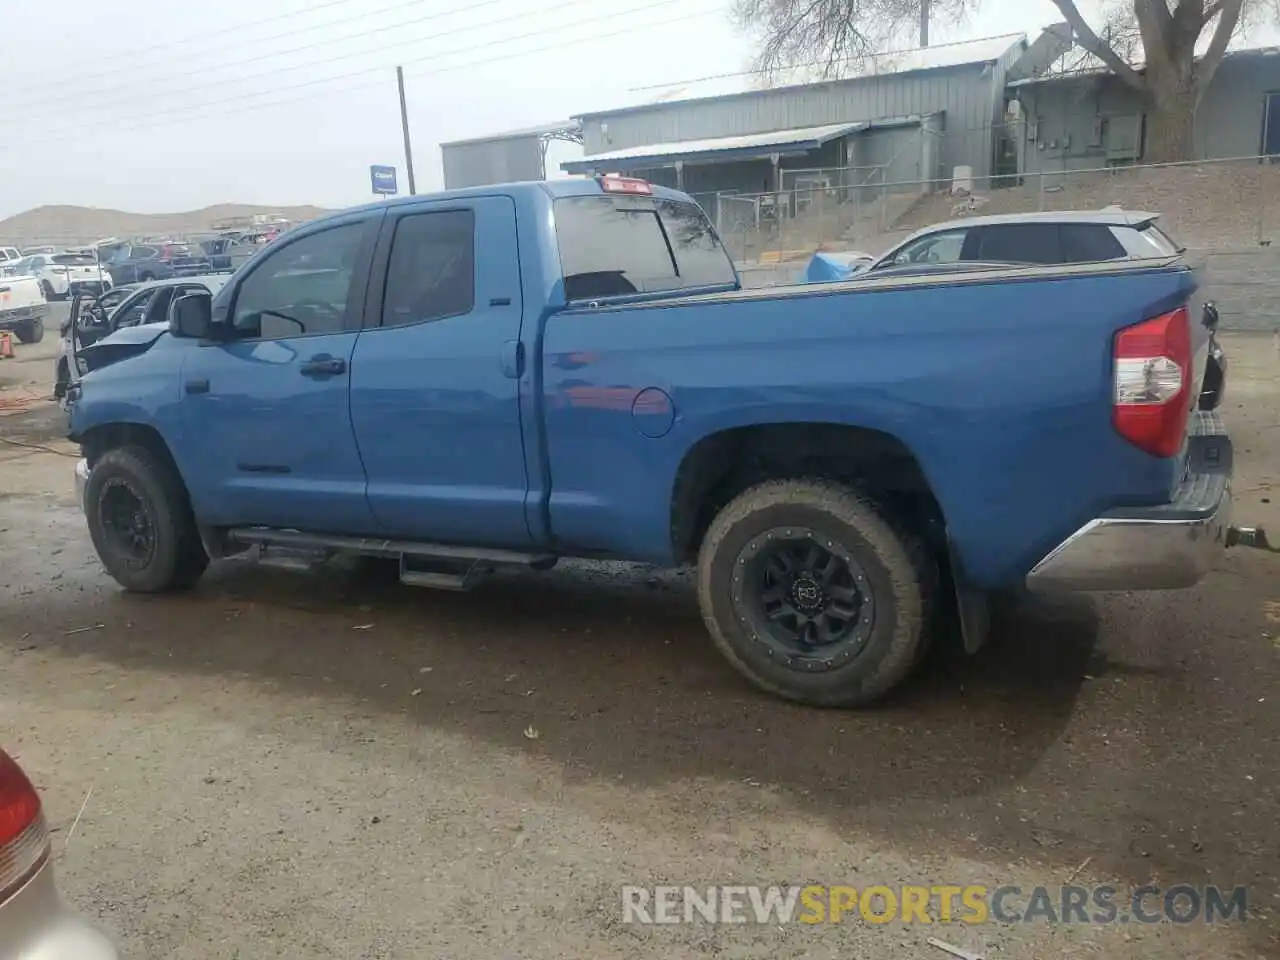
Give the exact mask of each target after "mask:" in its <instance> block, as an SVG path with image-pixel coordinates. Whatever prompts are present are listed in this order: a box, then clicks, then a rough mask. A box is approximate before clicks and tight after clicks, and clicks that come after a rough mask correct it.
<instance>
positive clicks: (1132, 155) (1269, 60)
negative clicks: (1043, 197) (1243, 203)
mask: <svg viewBox="0 0 1280 960" xmlns="http://www.w3.org/2000/svg"><path fill="white" fill-rule="evenodd" d="M1009 86H1010V92H1011V94H1012V95H1013V96H1015V97H1016V100H1017V108H1016V110H1015V111H1013V123H1011V127H1012V128H1014V129H1016V131H1017V133H1016V134H1015V137H1016V139H1017V141H1018V144H1017V146H1018V160H1019V162H1018V167H1019V170H1020V171H1022V172H1024V173H1027V174H1037V173H1055V172H1058V171H1072V170H1089V169H1100V168H1103V167H1112V166H1125V165H1129V164H1134V163H1141V162H1143V160H1144V154H1145V147H1146V129H1145V128H1146V123H1145V115H1144V110H1145V107H1144V104H1143V102H1142V99H1141V97H1140V95H1139V94H1138V92H1137V91H1135V90H1134V89H1133V88H1131V87H1130V86H1128V85H1127V84H1126V83H1124V81H1122V80H1121V79H1120V78H1119V77H1117V76H1115V75H1114V74H1113V73H1112V72H1111V71H1110V70H1109V69H1107V68H1106V67H1104V66H1103V65H1102V64H1101V63H1100V62H1096V63H1093V64H1089V65H1085V66H1084V67H1083V68H1076V69H1072V70H1067V71H1065V72H1057V73H1047V74H1043V75H1041V76H1032V77H1027V78H1023V79H1018V80H1014V81H1012V82H1010V84H1009ZM1193 153H1194V157H1193V159H1197V160H1213V159H1228V158H1235V157H1255V156H1280V48H1278V47H1260V48H1256V49H1249V50H1236V51H1232V52H1230V53H1228V54H1227V55H1226V57H1225V58H1224V59H1223V61H1222V64H1221V65H1220V66H1219V67H1218V72H1217V73H1216V74H1215V75H1214V78H1213V81H1212V82H1211V83H1210V84H1209V88H1208V89H1207V90H1206V91H1205V95H1204V100H1203V101H1201V104H1200V108H1199V109H1198V110H1197V111H1196V121H1195V131H1194V149H1193Z"/></svg>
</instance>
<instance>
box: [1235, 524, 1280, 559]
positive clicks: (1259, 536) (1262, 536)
mask: <svg viewBox="0 0 1280 960" xmlns="http://www.w3.org/2000/svg"><path fill="white" fill-rule="evenodd" d="M1227 546H1228V547H1252V548H1253V549H1255V550H1265V551H1266V552H1267V553H1280V546H1276V545H1273V544H1271V543H1270V542H1268V540H1267V532H1266V531H1265V530H1263V529H1262V528H1261V527H1228V528H1227Z"/></svg>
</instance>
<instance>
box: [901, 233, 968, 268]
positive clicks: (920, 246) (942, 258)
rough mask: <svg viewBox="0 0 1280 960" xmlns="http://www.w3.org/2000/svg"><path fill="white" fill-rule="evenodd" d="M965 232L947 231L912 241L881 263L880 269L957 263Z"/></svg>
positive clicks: (962, 247)
mask: <svg viewBox="0 0 1280 960" xmlns="http://www.w3.org/2000/svg"><path fill="white" fill-rule="evenodd" d="M967 235H968V231H967V230H947V231H946V232H944V233H932V234H930V235H929V236H927V237H921V238H920V239H918V240H913V241H912V242H911V243H908V244H907V245H906V246H905V247H903V248H902V249H901V250H899V251H898V252H897V253H896V254H894V256H893V258H892V259H890V260H886V261H885V262H883V263H881V264H880V266H881V267H908V266H911V265H913V264H917V263H957V262H959V260H960V254H961V252H962V251H963V250H964V240H965V237H966V236H967Z"/></svg>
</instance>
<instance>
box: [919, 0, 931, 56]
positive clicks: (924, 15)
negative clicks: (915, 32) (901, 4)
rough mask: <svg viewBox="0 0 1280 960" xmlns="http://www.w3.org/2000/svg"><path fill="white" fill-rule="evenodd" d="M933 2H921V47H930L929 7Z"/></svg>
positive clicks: (929, 0) (923, 0)
mask: <svg viewBox="0 0 1280 960" xmlns="http://www.w3.org/2000/svg"><path fill="white" fill-rule="evenodd" d="M931 3H932V0H920V46H922V47H927V46H928V45H929V6H930V4H931Z"/></svg>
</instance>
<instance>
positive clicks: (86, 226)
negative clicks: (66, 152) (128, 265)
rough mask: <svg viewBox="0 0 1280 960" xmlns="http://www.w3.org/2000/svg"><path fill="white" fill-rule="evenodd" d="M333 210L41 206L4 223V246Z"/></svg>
mask: <svg viewBox="0 0 1280 960" xmlns="http://www.w3.org/2000/svg"><path fill="white" fill-rule="evenodd" d="M329 212H331V211H329V210H326V209H324V208H323V207H309V206H307V207H258V206H251V205H249V204H242V203H220V204H217V205H216V206H212V207H205V208H204V209H203V210H189V211H186V212H184V213H127V212H126V211H124V210H106V209H101V208H98V207H71V206H45V207H36V208H35V209H34V210H28V211H26V212H25V213H19V214H18V215H17V216H13V217H9V218H8V219H7V220H0V244H12V245H14V246H19V247H22V246H34V245H36V244H59V245H70V244H83V243H92V242H93V241H95V240H100V239H102V238H103V237H133V236H140V235H149V234H178V233H188V232H198V231H202V230H209V229H212V227H213V225H214V224H215V223H218V222H220V221H223V220H231V219H238V218H243V217H252V216H254V215H256V214H263V215H265V216H268V217H284V218H285V219H286V220H292V221H293V222H295V223H298V222H301V221H304V220H312V219H314V218H316V217H318V216H322V215H323V214H326V213H329Z"/></svg>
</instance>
